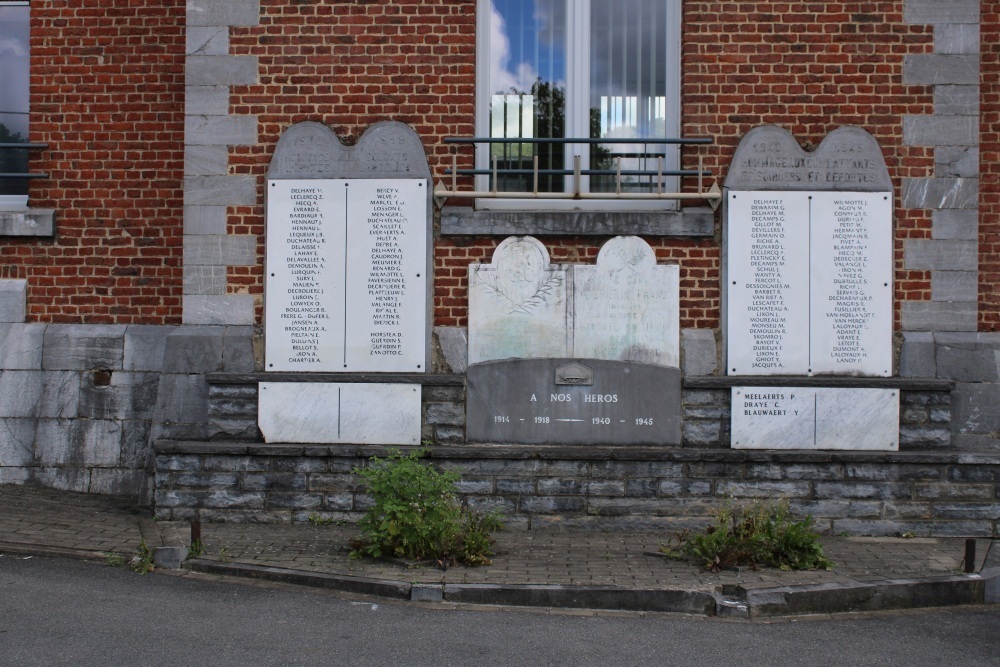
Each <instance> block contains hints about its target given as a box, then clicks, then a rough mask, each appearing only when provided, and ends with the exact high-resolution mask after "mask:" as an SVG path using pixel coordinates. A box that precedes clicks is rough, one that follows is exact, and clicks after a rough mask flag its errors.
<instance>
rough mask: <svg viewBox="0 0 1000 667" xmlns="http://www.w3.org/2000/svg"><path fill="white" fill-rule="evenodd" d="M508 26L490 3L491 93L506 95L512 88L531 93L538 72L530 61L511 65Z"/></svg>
mask: <svg viewBox="0 0 1000 667" xmlns="http://www.w3.org/2000/svg"><path fill="white" fill-rule="evenodd" d="M510 61H511V53H510V38H508V37H507V24H506V21H504V18H503V15H502V14H501V13H500V12H499V11H497V8H496V5H495V4H494V3H493V2H490V92H493V93H501V92H502V93H506V92H509V91H510V90H511V89H512V88H513V89H515V90H519V91H525V92H527V91H530V90H531V84H533V83H534V82H535V80H536V79H537V78H538V70H536V69H535V67H534V66H533V65H532V64H531V63H530V62H528V61H526V60H525V61H522V62H519V63H514V64H513V65H512V64H511V62H510Z"/></svg>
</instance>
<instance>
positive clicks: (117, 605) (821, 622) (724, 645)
mask: <svg viewBox="0 0 1000 667" xmlns="http://www.w3.org/2000/svg"><path fill="white" fill-rule="evenodd" d="M0 664H3V665H36V664H46V665H61V664H73V665H108V664H114V665H116V664H151V665H199V666H201V665H212V666H213V667H215V666H218V665H286V664H287V665H315V664H351V665H368V664H380V665H395V664H407V665H410V664H412V665H472V664H476V665H486V664H488V665H514V664H531V665H535V664H537V665H608V664H628V665H632V664H636V665H638V664H646V665H648V664H657V665H711V666H712V667H719V666H724V665H740V666H742V665H771V664H779V665H810V666H813V667H817V666H821V665H907V666H908V667H915V666H918V665H942V664H956V665H962V666H963V667H969V666H971V665H996V664H1000V607H965V608H952V609H947V610H935V611H915V612H914V611H910V612H905V613H892V614H889V613H886V614H871V615H866V616H855V617H851V618H829V617H823V618H810V619H797V620H781V621H769V622H745V621H726V620H721V619H702V618H687V617H681V616H671V615H662V614H650V615H644V616H643V615H638V614H624V615H618V616H616V615H609V614H601V615H574V614H568V613H561V614H548V613H544V612H542V611H537V612H536V611H512V610H498V609H492V610H491V609H485V610H478V609H477V610H467V609H465V610H463V609H450V608H443V607H441V606H436V607H434V606H418V605H414V604H406V603H386V602H384V601H381V600H375V599H364V598H357V597H355V598H353V599H351V598H347V597H345V596H344V595H342V594H335V593H330V592H324V591H313V590H303V589H293V588H289V587H279V586H274V585H248V584H244V583H241V582H233V581H215V580H208V579H204V578H195V577H191V576H188V577H180V576H170V575H164V574H151V575H147V576H140V575H137V574H134V573H132V572H130V571H129V570H127V569H123V568H112V567H107V566H104V565H100V564H94V563H81V562H76V561H69V560H60V559H46V558H38V557H35V558H27V559H26V558H24V557H23V556H13V555H3V556H0Z"/></svg>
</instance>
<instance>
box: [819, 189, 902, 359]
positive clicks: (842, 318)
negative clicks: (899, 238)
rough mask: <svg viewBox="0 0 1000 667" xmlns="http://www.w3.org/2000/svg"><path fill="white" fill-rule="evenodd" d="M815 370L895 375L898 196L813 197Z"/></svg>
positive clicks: (828, 194)
mask: <svg viewBox="0 0 1000 667" xmlns="http://www.w3.org/2000/svg"><path fill="white" fill-rule="evenodd" d="M811 197H812V206H811V212H812V213H811V220H812V224H811V249H810V260H811V271H810V284H811V292H812V309H811V326H810V330H811V354H810V358H811V360H810V368H811V371H812V372H813V373H839V374H845V373H851V374H862V375H875V376H883V377H889V376H891V375H892V284H893V275H892V271H893V262H892V202H891V201H890V197H889V195H888V194H884V193H865V192H852V193H846V192H845V193H839V192H817V193H813V194H812V195H811Z"/></svg>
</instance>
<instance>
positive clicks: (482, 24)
mask: <svg viewBox="0 0 1000 667" xmlns="http://www.w3.org/2000/svg"><path fill="white" fill-rule="evenodd" d="M661 1H663V2H666V3H667V37H666V40H665V44H664V59H665V67H666V91H665V96H666V98H667V100H668V104H667V110H666V112H667V116H666V122H665V128H666V134H667V136H668V137H679V136H680V130H681V67H682V63H681V23H682V17H683V3H682V2H681V0H661ZM491 4H492V3H491V0H477V3H476V100H475V104H476V107H475V108H476V118H475V132H476V136H477V137H488V136H490V98H491V86H490V81H489V75H490V72H491V70H492V68H491V63H490V55H491V53H492V51H491V48H490V46H491V45H490V35H491V30H490V18H491V14H492V11H491ZM590 16H591V0H566V42H567V45H566V49H567V53H566V89H567V90H566V108H567V113H566V116H567V117H566V121H565V122H566V135H567V136H568V137H579V138H583V137H588V136H589V135H590V117H589V113H590V57H589V55H590V49H589V43H590V27H591V26H590ZM574 82H576V84H575V85H574ZM580 82H583V85H579V84H580ZM671 101H673V103H671ZM609 143H610V142H609ZM489 151H490V145H489V144H476V146H475V163H476V168H477V169H488V168H489V166H490V165H489V163H490V153H489ZM575 155H579V156H581V158H582V162H583V164H584V165H587V164H589V163H590V146H589V144H566V146H565V156H566V160H565V164H566V165H568V167H567V168H572V166H571V165H572V164H573V156H575ZM663 157H664V170H676V169H679V168H680V147H679V146H678V147H677V148H676V149H672V148H670V147H668V148H667V150H666V152H665V153H664V156H663ZM489 180H490V177H489V176H488V175H479V176H475V188H476V190H478V191H487V190H489V188H490V184H489ZM572 181H573V179H572V177H571V176H569V177H567V178H566V186H565V187H566V191H571V189H572V186H573V182H572ZM580 185H581V190H582V191H584V192H589V190H590V183H589V177H588V176H581V184H580ZM679 185H680V183H679V177H676V176H668V177H665V178H664V190H665V191H671V190H672V191H678V190H679ZM610 197H612V195H609V199H579V200H574V199H529V198H525V199H517V198H481V199H477V200H476V208H477V209H480V210H508V211H510V210H585V211H587V210H594V211H602V210H609V209H614V210H630V211H637V210H638V211H662V210H676V209H678V208H679V203H678V202H677V201H676V200H665V199H656V200H635V199H631V200H622V199H612V198H610Z"/></svg>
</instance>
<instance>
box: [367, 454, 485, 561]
mask: <svg viewBox="0 0 1000 667" xmlns="http://www.w3.org/2000/svg"><path fill="white" fill-rule="evenodd" d="M422 454H423V452H422V451H419V450H418V451H414V452H412V453H410V454H407V455H404V454H403V453H402V452H400V451H398V450H393V451H391V452H390V453H389V456H388V457H387V458H385V459H380V458H378V457H373V458H372V459H371V462H370V464H369V465H368V466H367V467H365V468H355V469H354V473H355V474H357V475H360V476H361V477H362V478H363V479H364V480H365V482H367V487H368V493H369V495H370V496H371V497H372V500H373V501H374V503H373V505H372V506H371V508H369V510H368V511H367V512H366V513H365V515H364V517H362V519H361V521H360V522H359V525H360V527H361V529H362V531H363V532H364V535H363V536H362V537H361V538H360V539H358V540H355V541H354V542H352V544H351V546H352V548H353V551H352V552H351V557H352V558H360V557H362V556H371V557H373V558H380V557H382V556H392V557H396V558H407V559H413V560H427V559H432V560H434V561H436V562H437V563H438V564H439V565H440V566H442V567H445V566H447V565H450V564H452V563H463V564H466V565H489V564H490V562H491V561H490V556H492V555H493V551H492V547H493V539H492V537H491V533H493V532H495V531H498V530H502V528H503V523H502V522H501V520H500V518H499V517H498V516H496V515H495V514H483V513H480V512H476V511H475V510H472V509H470V508H468V507H463V506H462V505H461V504H460V503H459V501H458V499H457V498H456V497H455V483H456V482H457V481H458V480H459V474H458V473H457V472H455V471H452V470H450V471H445V472H439V471H438V470H436V469H434V468H433V467H431V466H430V465H429V464H427V463H425V462H423V461H420V457H421V455H422Z"/></svg>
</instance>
